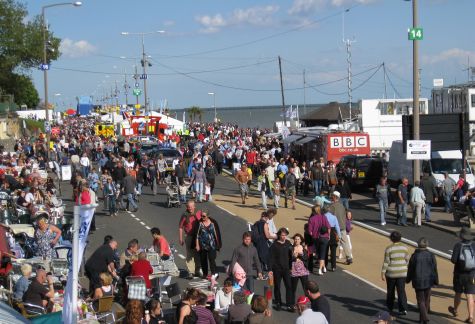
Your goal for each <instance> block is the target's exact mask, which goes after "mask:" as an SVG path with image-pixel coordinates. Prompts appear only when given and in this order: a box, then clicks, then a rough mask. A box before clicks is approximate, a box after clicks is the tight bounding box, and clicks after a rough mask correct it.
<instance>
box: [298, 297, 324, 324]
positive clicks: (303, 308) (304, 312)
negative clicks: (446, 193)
mask: <svg viewBox="0 0 475 324" xmlns="http://www.w3.org/2000/svg"><path fill="white" fill-rule="evenodd" d="M296 308H297V312H298V313H299V315H300V316H299V317H298V318H297V320H296V321H295V324H306V323H312V324H328V321H327V319H326V317H325V315H323V313H321V312H314V311H313V310H312V305H311V303H310V299H309V298H308V297H307V296H300V297H299V298H298V299H297V305H296Z"/></svg>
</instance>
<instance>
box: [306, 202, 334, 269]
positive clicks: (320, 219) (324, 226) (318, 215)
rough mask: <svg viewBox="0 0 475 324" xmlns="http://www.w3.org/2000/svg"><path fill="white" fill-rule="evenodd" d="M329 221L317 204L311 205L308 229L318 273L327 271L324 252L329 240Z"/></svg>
mask: <svg viewBox="0 0 475 324" xmlns="http://www.w3.org/2000/svg"><path fill="white" fill-rule="evenodd" d="M330 228H331V226H330V223H329V222H328V219H327V218H326V216H325V215H323V213H322V211H321V207H320V206H319V205H315V206H313V207H312V216H311V217H310V219H309V220H308V231H309V233H310V235H311V236H312V238H313V241H314V244H315V253H316V256H317V260H318V264H319V265H318V275H319V276H321V275H322V274H323V273H325V272H327V269H326V268H325V253H326V250H327V246H328V242H329V240H330Z"/></svg>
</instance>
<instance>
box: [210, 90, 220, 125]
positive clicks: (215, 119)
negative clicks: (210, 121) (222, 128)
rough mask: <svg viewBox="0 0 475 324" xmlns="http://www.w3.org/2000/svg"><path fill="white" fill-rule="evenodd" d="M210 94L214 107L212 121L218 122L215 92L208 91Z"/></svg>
mask: <svg viewBox="0 0 475 324" xmlns="http://www.w3.org/2000/svg"><path fill="white" fill-rule="evenodd" d="M208 94H209V95H210V96H213V108H214V122H215V123H217V122H218V114H217V112H216V93H214V92H208Z"/></svg>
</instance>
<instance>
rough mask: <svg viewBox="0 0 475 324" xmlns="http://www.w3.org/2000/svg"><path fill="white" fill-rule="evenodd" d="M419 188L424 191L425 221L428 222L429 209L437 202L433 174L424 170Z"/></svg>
mask: <svg viewBox="0 0 475 324" xmlns="http://www.w3.org/2000/svg"><path fill="white" fill-rule="evenodd" d="M421 189H422V191H423V192H424V196H425V197H426V199H425V208H424V210H425V220H426V223H430V221H431V219H430V209H431V207H432V204H434V203H437V201H438V197H437V195H438V193H437V189H436V182H435V178H434V176H432V175H430V174H429V173H428V172H424V175H423V176H422V179H421Z"/></svg>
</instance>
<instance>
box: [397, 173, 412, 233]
mask: <svg viewBox="0 0 475 324" xmlns="http://www.w3.org/2000/svg"><path fill="white" fill-rule="evenodd" d="M408 185H409V180H408V179H407V178H402V182H401V184H400V185H399V186H398V187H397V198H398V199H397V203H398V216H399V217H398V220H397V224H398V225H401V226H407V202H408V199H407V198H408Z"/></svg>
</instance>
